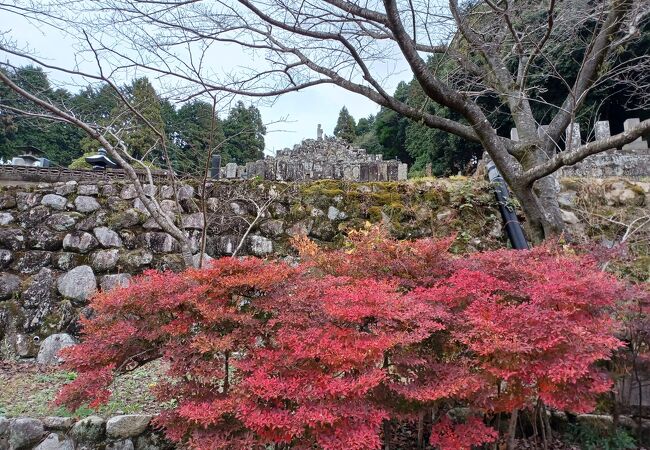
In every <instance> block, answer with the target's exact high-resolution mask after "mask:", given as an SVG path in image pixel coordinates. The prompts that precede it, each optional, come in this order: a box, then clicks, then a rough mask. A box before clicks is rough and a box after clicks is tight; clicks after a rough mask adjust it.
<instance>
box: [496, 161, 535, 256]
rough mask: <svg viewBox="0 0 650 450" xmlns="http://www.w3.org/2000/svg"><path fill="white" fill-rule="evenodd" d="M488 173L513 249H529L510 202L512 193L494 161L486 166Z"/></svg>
mask: <svg viewBox="0 0 650 450" xmlns="http://www.w3.org/2000/svg"><path fill="white" fill-rule="evenodd" d="M486 167H487V171H488V178H489V179H490V182H491V183H492V184H493V185H494V195H495V196H496V198H497V203H498V204H499V211H501V218H502V219H503V223H504V225H505V227H506V234H507V235H508V239H509V240H510V244H511V245H512V248H514V249H517V250H527V249H529V246H528V241H527V240H526V237H525V236H524V230H523V229H522V228H521V223H519V219H517V214H516V213H515V209H514V208H513V206H512V202H511V201H510V193H509V192H508V185H506V182H505V180H504V179H503V177H502V176H501V174H500V173H499V170H498V169H497V166H496V165H495V164H494V161H488V163H487V164H486Z"/></svg>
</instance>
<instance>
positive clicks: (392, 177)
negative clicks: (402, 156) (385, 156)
mask: <svg viewBox="0 0 650 450" xmlns="http://www.w3.org/2000/svg"><path fill="white" fill-rule="evenodd" d="M398 165H399V163H398V162H397V161H389V162H388V181H397V180H398V174H399V168H398Z"/></svg>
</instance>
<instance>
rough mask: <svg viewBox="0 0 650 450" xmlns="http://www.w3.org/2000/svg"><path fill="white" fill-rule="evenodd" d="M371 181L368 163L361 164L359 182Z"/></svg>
mask: <svg viewBox="0 0 650 450" xmlns="http://www.w3.org/2000/svg"><path fill="white" fill-rule="evenodd" d="M369 180H370V170H369V167H368V163H361V164H360V165H359V181H369Z"/></svg>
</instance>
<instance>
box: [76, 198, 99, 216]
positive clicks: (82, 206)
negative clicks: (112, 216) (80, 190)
mask: <svg viewBox="0 0 650 450" xmlns="http://www.w3.org/2000/svg"><path fill="white" fill-rule="evenodd" d="M74 207H75V208H76V210H77V211H79V212H82V213H89V212H93V211H97V210H98V209H99V208H101V205H100V204H99V202H97V200H96V199H95V198H94V197H89V196H87V195H78V196H77V198H75V199H74Z"/></svg>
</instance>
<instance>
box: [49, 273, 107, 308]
mask: <svg viewBox="0 0 650 450" xmlns="http://www.w3.org/2000/svg"><path fill="white" fill-rule="evenodd" d="M56 287H57V289H58V290H59V293H60V294H61V295H62V296H64V297H65V298H69V299H72V300H76V301H79V302H85V301H87V300H88V299H89V298H90V297H91V296H92V295H93V294H94V293H95V291H96V290H97V280H96V279H95V273H94V272H93V269H92V268H91V267H90V266H86V265H84V266H77V267H75V268H74V269H71V270H69V271H68V272H66V273H65V274H63V275H61V276H60V277H59V279H58V280H57V282H56Z"/></svg>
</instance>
